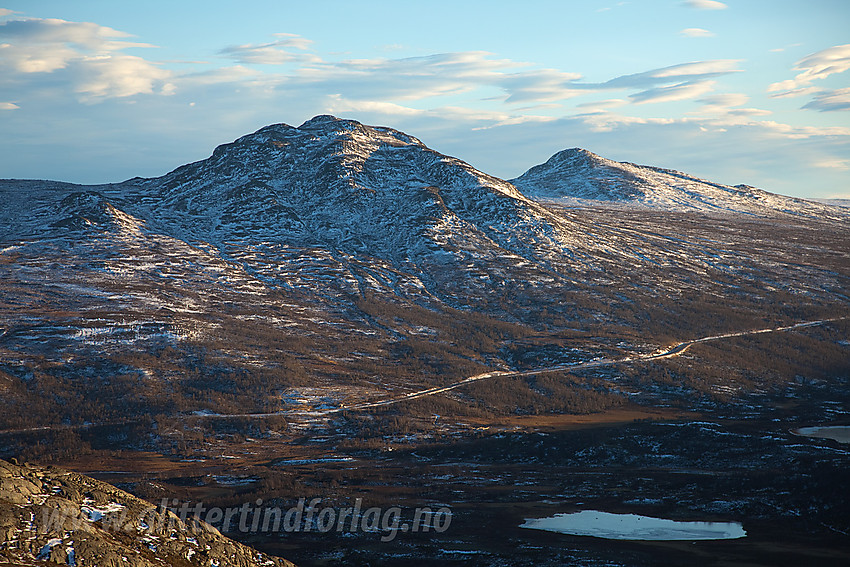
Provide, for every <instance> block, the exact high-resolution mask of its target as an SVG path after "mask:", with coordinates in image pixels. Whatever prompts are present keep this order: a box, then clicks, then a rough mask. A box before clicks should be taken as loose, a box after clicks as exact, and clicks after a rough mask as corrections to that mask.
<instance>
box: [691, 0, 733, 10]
mask: <svg viewBox="0 0 850 567" xmlns="http://www.w3.org/2000/svg"><path fill="white" fill-rule="evenodd" d="M683 4H685V5H686V6H689V7H691V8H696V9H697V10H725V9H726V8H728V7H729V6H727V5H726V4H724V3H723V2H717V0H686V1H685V2H683Z"/></svg>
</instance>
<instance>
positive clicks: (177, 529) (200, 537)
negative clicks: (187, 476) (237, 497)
mask: <svg viewBox="0 0 850 567" xmlns="http://www.w3.org/2000/svg"><path fill="white" fill-rule="evenodd" d="M0 561H2V563H3V565H15V566H21V567H24V566H30V565H32V566H35V565H44V564H45V562H49V564H51V565H71V566H73V565H99V566H101V567H119V566H132V567H159V566H171V567H177V566H186V567H189V566H190V565H199V566H203V567H210V566H221V567H224V566H233V567H253V566H256V567H260V566H263V567H287V566H291V565H292V563H290V562H288V561H284V560H282V559H278V558H276V557H272V556H269V555H266V554H263V553H259V552H257V551H255V550H253V549H251V548H249V547H246V546H244V545H242V544H240V543H237V542H234V541H232V540H230V539H228V538H226V537H224V536H222V535H221V534H220V533H219V532H218V530H216V529H215V528H214V527H212V526H210V525H208V524H205V523H204V522H201V521H196V520H194V519H192V518H188V521H186V522H184V521H183V520H181V519H180V518H179V517H178V516H177V515H176V514H174V513H173V512H171V511H167V510H163V509H161V508H160V509H158V508H156V507H154V506H152V505H151V504H149V503H148V502H145V501H143V500H141V499H139V498H136V497H135V496H133V495H132V494H128V493H127V492H124V491H123V490H119V489H117V488H115V487H113V486H110V485H108V484H106V483H104V482H100V481H97V480H95V479H93V478H90V477H86V476H83V475H80V474H77V473H73V472H68V471H63V470H61V469H57V468H53V467H39V466H34V465H18V464H13V463H10V462H6V461H2V460H0Z"/></svg>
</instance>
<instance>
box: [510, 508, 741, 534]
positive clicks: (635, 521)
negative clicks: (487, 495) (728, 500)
mask: <svg viewBox="0 0 850 567" xmlns="http://www.w3.org/2000/svg"><path fill="white" fill-rule="evenodd" d="M520 527H521V528H530V529H534V530H545V531H550V532H558V533H562V534H569V535H581V536H593V537H601V538H604V539H624V540H646V541H650V540H658V541H670V540H711V539H738V538H742V537H746V535H747V532H745V531H744V528H743V526H741V524H739V523H738V522H679V521H676V520H665V519H662V518H651V517H649V516H638V515H636V514H610V513H608V512H597V511H595V510H584V511H582V512H576V513H574V514H556V515H555V516H552V517H551V518H533V519H527V520H526V521H525V523H524V524H522V525H521V526H520Z"/></svg>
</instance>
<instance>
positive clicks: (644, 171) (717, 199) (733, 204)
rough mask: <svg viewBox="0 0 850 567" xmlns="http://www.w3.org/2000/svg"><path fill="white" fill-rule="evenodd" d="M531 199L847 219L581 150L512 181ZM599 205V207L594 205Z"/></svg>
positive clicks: (817, 206) (819, 207) (821, 207)
mask: <svg viewBox="0 0 850 567" xmlns="http://www.w3.org/2000/svg"><path fill="white" fill-rule="evenodd" d="M511 183H513V184H514V185H515V186H516V187H517V188H518V189H519V190H520V191H522V192H523V194H525V195H528V196H529V197H532V198H535V199H539V200H543V201H549V202H560V203H563V204H582V203H583V204H585V205H592V204H594V202H595V201H597V202H604V203H606V204H614V203H617V204H625V205H630V206H638V207H642V208H648V209H656V210H666V211H696V212H702V213H741V214H749V215H759V216H774V215H777V214H790V215H800V216H811V217H816V218H835V219H840V218H842V217H846V213H845V212H842V211H840V210H837V209H836V208H835V207H833V206H830V205H829V204H825V203H818V202H815V201H807V200H804V199H795V198H792V197H785V196H783V195H776V194H774V193H769V192H767V191H763V190H761V189H757V188H755V187H751V186H749V185H736V186H729V185H722V184H719V183H712V182H710V181H706V180H704V179H699V178H697V177H693V176H691V175H688V174H686V173H682V172H679V171H675V170H671V169H662V168H660V167H650V166H644V165H636V164H633V163H625V162H618V161H614V160H610V159H606V158H603V157H601V156H598V155H596V154H594V153H593V152H589V151H587V150H584V149H581V148H572V149H568V150H563V151H561V152H558V153H556V154H555V155H553V156H552V157H551V158H549V160H548V161H546V162H545V163H543V164H540V165H537V166H534V167H532V168H531V169H529V170H528V171H526V172H525V173H523V174H522V175H521V176H519V177H517V178H516V179H513V180H511ZM596 204H599V203H596Z"/></svg>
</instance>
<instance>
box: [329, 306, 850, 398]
mask: <svg viewBox="0 0 850 567" xmlns="http://www.w3.org/2000/svg"><path fill="white" fill-rule="evenodd" d="M846 319H848V317H834V318H832V319H818V320H816V321H804V322H802V323H796V324H794V325H787V326H784V327H770V328H767V329H755V330H749V331H739V332H735V333H724V334H722V335H712V336H708V337H701V338H698V339H692V340H690V341H684V342H681V343H677V344H675V345H673V346H672V347H670V348H668V349H667V350H664V351H661V352H656V353H653V354H646V355H640V356H627V357H625V358H620V359H614V360H612V359H607V358H599V359H596V360H590V361H588V362H581V363H578V364H558V365H555V366H547V367H544V368H535V369H533V370H517V371H509V370H508V371H498V370H497V371H493V372H485V373H483V374H476V375H475V376H469V377H468V378H464V379H463V380H459V381H457V382H453V383H452V384H449V385H448V386H438V387H436V388H428V389H426V390H419V391H416V392H410V393H409V394H404V395H402V396H397V397H394V398H389V399H386V400H381V401H377V402H366V403H363V404H355V405H351V406H341V407H339V408H333V409H328V410H324V411H323V412H321V413H325V414H331V413H339V412H342V411H360V410H365V409H370V408H377V407H383V406H390V405H393V404H397V403H399V402H404V401H408V400H415V399H416V398H422V397H424V396H433V395H434V394H441V393H443V392H448V391H449V390H454V389H455V388H460V387H461V386H465V385H466V384H469V383H471V382H477V381H479V380H490V379H493V378H505V377H522V376H536V375H538V374H547V373H549V372H562V371H565V370H583V369H586V368H598V367H600V366H611V365H614V364H631V363H635V362H644V361H647V360H660V359H662V358H673V357H674V356H681V355H682V354H684V353H685V351H687V350H688V349H689V348H690V347H692V346H693V345H695V344H698V343H707V342H711V341H719V340H722V339H729V338H732V337H745V336H749V335H760V334H763V333H779V332H784V331H792V330H794V329H801V328H804V327H816V326H818V325H823V324H824V323H830V322H833V321H843V320H846Z"/></svg>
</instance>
